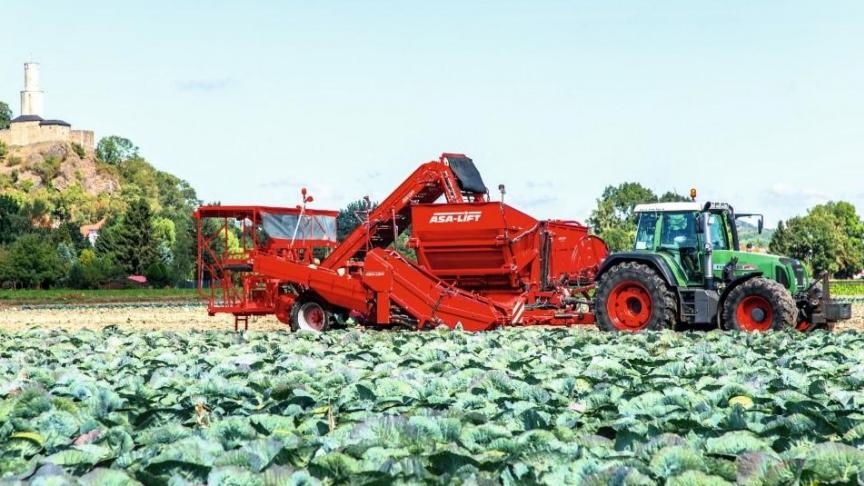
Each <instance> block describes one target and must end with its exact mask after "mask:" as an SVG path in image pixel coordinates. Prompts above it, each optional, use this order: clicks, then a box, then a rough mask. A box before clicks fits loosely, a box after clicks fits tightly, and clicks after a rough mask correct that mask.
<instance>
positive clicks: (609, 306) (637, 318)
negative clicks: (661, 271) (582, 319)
mask: <svg viewBox="0 0 864 486" xmlns="http://www.w3.org/2000/svg"><path fill="white" fill-rule="evenodd" d="M676 308H677V304H676V302H675V294H674V293H673V292H672V290H670V289H669V287H668V286H667V285H666V282H665V281H664V280H663V279H662V278H661V277H660V276H659V275H657V272H655V271H654V270H653V269H652V268H651V267H649V266H647V265H643V264H641V263H636V262H624V263H620V264H618V265H615V266H614V267H612V268H611V269H609V271H607V272H606V273H604V274H603V276H601V277H600V281H599V282H598V283H597V291H596V294H595V306H594V309H595V311H594V312H595V314H596V318H597V327H599V328H600V329H602V330H604V331H612V332H616V331H625V332H638V331H660V330H663V329H672V328H673V327H674V325H675V311H676Z"/></svg>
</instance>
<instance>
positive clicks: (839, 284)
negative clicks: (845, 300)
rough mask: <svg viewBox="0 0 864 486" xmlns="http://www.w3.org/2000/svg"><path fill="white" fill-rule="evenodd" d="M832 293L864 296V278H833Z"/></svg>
mask: <svg viewBox="0 0 864 486" xmlns="http://www.w3.org/2000/svg"><path fill="white" fill-rule="evenodd" d="M831 295H837V296H841V295H842V296H850V297H859V296H864V280H832V281H831Z"/></svg>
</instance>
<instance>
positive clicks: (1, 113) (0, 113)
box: [0, 101, 12, 130]
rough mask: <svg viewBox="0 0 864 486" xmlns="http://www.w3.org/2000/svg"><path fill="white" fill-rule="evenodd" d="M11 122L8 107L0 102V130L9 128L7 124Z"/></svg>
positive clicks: (10, 113)
mask: <svg viewBox="0 0 864 486" xmlns="http://www.w3.org/2000/svg"><path fill="white" fill-rule="evenodd" d="M11 120H12V109H11V108H9V105H7V104H6V103H4V102H2V101H0V130H3V129H5V128H9V122H10V121H11Z"/></svg>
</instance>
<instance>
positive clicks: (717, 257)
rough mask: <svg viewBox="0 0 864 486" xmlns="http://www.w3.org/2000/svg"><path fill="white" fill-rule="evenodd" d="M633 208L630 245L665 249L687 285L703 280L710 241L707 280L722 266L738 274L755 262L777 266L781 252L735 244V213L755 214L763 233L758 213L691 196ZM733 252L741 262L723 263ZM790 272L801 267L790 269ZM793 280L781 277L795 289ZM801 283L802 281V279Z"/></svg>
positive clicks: (771, 270)
mask: <svg viewBox="0 0 864 486" xmlns="http://www.w3.org/2000/svg"><path fill="white" fill-rule="evenodd" d="M635 212H636V214H637V215H638V224H637V229H636V240H635V243H634V250H636V251H649V252H656V253H660V254H663V255H665V256H666V257H667V258H668V259H669V260H670V261H671V263H674V265H673V271H674V272H675V273H676V275H677V276H679V277H680V278H681V280H682V281H684V282H686V283H687V284H688V285H694V286H702V285H704V284H705V283H706V282H705V280H706V271H705V269H706V268H708V267H706V265H705V257H706V253H707V251H708V250H707V248H708V247H709V245H710V251H711V253H712V254H713V258H712V263H711V265H710V268H711V271H710V272H709V275H708V277H710V278H709V280H712V279H722V278H723V274H722V273H723V271H724V270H725V271H727V272H730V271H731V272H733V273H739V274H740V273H742V272H745V271H753V270H757V269H759V268H762V269H763V271H764V272H763V273H774V272H775V271H776V267H777V264H778V258H779V257H774V256H771V255H765V254H757V253H750V252H741V251H740V248H739V239H738V226H737V224H736V221H737V219H739V218H745V217H756V218H758V226H757V227H758V231H759V233H761V232H762V215H759V214H739V215H736V214H735V211H734V209H733V208H732V206H730V205H728V204H725V203H708V204H704V205H703V204H700V203H697V202H695V201H693V202H670V203H651V204H640V205H637V206H636V208H635ZM733 258H735V259H736V260H737V263H736V265H738V263H741V265H740V268H738V267H737V266H736V267H735V268H732V267H729V268H726V267H725V265H726V264H727V263H728V262H730V261H731V260H732V259H733ZM718 265H719V266H718ZM799 265H800V264H799ZM763 267H764V268H763ZM802 268H803V267H802ZM780 273H781V277H780V278H781V279H783V277H784V276H786V275H785V271H783V270H781V271H780ZM792 273H793V274H796V273H800V272H795V271H794V270H793V271H792ZM727 277H728V275H727ZM791 280H792V279H788V278H787V279H785V280H784V282H785V284H784V286H785V287H787V288H789V290H792V291H794V290H795V287H794V286H792V287H790V285H789V283H791ZM796 283H798V282H796ZM805 283H806V281H802V282H800V285H804V284H805Z"/></svg>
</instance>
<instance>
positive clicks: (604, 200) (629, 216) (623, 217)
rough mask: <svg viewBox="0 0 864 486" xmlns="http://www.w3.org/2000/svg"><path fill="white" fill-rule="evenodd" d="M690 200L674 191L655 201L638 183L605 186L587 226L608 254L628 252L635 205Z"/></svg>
mask: <svg viewBox="0 0 864 486" xmlns="http://www.w3.org/2000/svg"><path fill="white" fill-rule="evenodd" d="M689 200H690V198H688V197H686V196H683V195H681V194H678V193H676V192H673V191H667V192H666V193H664V194H663V195H662V196H661V197H659V198H658V197H657V195H656V194H654V191H652V190H651V189H649V188H647V187H645V186H643V185H642V184H639V183H638V182H625V183H622V184H619V185H618V186H606V188H605V189H604V190H603V194H602V195H601V196H600V198H599V199H597V208H596V209H595V210H594V211H592V212H591V217H590V218H588V224H589V225H590V226H591V229H592V231H593V232H594V233H595V234H596V235H598V236H600V237H601V238H603V240H604V241H605V242H606V245H607V246H608V247H609V249H610V250H611V251H622V250H625V249H628V248H630V247H631V246H632V245H633V240H634V239H635V237H636V215H635V214H634V212H633V209H634V208H635V207H636V205H637V204H642V203H652V202H676V201H689Z"/></svg>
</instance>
